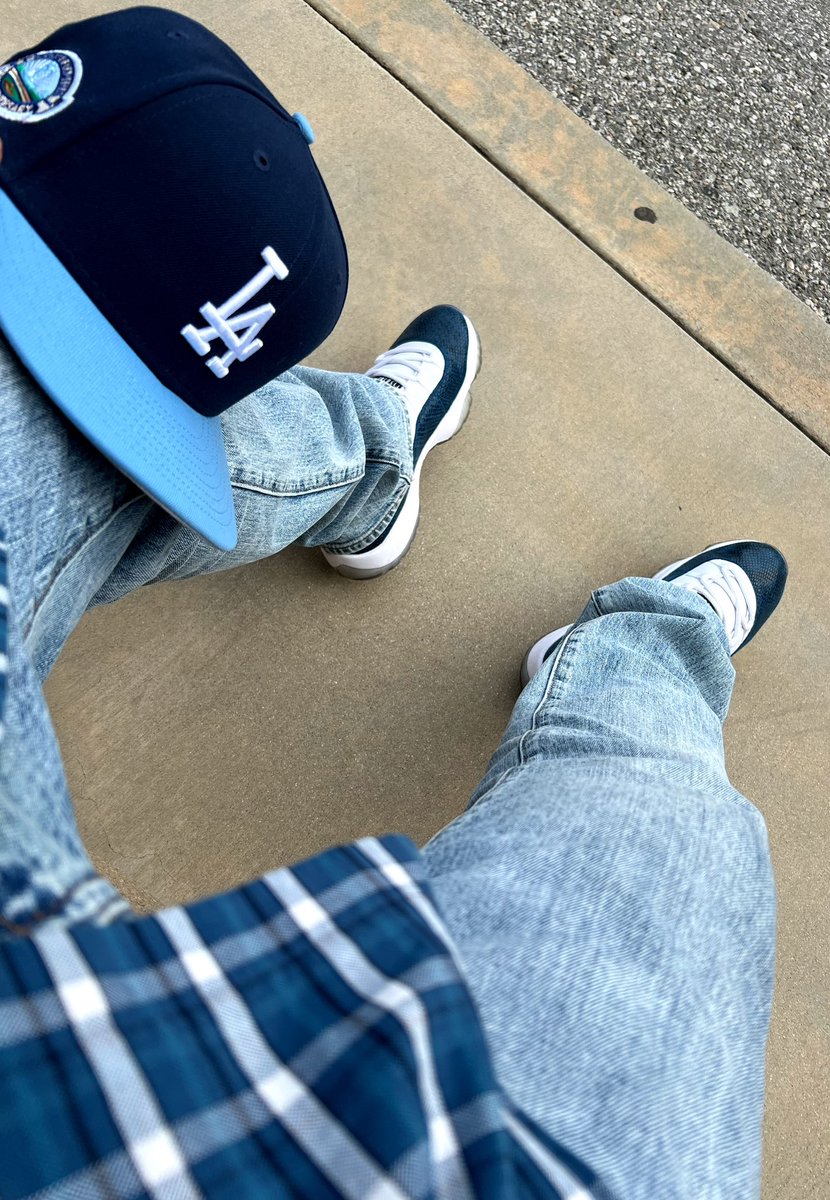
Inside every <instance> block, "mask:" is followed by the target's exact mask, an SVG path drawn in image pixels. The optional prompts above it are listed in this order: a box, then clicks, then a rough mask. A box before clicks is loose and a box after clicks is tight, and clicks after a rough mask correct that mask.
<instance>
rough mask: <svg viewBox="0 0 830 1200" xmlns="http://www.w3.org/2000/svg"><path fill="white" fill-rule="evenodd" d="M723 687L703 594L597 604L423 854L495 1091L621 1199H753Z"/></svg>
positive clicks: (756, 1099) (744, 872)
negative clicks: (461, 806)
mask: <svg viewBox="0 0 830 1200" xmlns="http://www.w3.org/2000/svg"><path fill="white" fill-rule="evenodd" d="M781 586H783V583H782V585H781ZM733 675H734V672H733V668H732V663H731V661H730V657H729V646H728V644H727V636H726V633H725V630H724V625H723V623H722V622H721V620H720V619H719V618H718V616H717V615H716V613H715V611H713V609H712V607H710V605H709V604H708V603H707V601H706V600H705V599H703V598H702V597H701V596H700V595H696V594H692V593H690V592H689V591H687V590H684V589H683V588H681V587H678V586H675V585H673V584H671V583H665V582H657V581H653V580H642V579H629V580H624V581H623V582H621V583H617V584H614V585H613V586H611V587H607V588H603V589H601V590H600V591H597V592H596V593H595V594H594V596H593V597H592V599H591V601H590V603H589V605H588V607H587V609H586V610H585V612H584V614H583V616H582V618H581V620H580V622H579V623H578V624H577V626H576V627H574V628H573V630H572V632H571V633H570V634H569V636H567V637H566V638H565V639H564V640H560V641H559V643H558V644H557V645H556V646H555V647H554V650H553V652H552V653H551V655H550V657H549V658H548V659H547V661H545V662H544V663H543V664H542V665H541V667H540V669H539V670H538V671H537V672H536V674H535V675H534V676H533V678H532V679H531V681H530V683H529V684H528V686H527V687H526V688H525V689H524V691H523V692H522V695H521V697H520V699H519V701H518V703H517V705H516V708H515V710H514V712H513V716H512V718H511V721H510V724H509V726H508V729H507V732H506V734H505V737H504V740H503V742H502V744H501V746H500V747H499V749H498V751H497V752H496V754H495V756H494V758H493V760H492V763H491V765H490V768H489V770H488V772H487V775H486V777H485V779H484V781H483V782H482V784H481V785H480V787H479V788H478V790H477V791H476V793H475V795H474V797H473V802H472V804H471V807H470V808H469V809H468V810H467V812H466V813H465V814H464V815H463V816H461V817H460V818H459V819H458V820H456V821H455V822H453V823H452V824H451V825H450V826H449V827H448V828H446V829H445V830H443V831H442V832H441V833H439V834H438V835H437V837H436V838H435V839H434V840H433V841H432V842H431V843H430V844H429V845H428V846H427V847H426V850H425V857H426V860H427V867H428V872H429V875H430V878H431V881H432V886H433V890H434V892H435V895H436V897H437V900H438V904H439V907H440V909H441V910H442V912H443V914H444V917H445V919H446V922H447V925H448V927H449V929H450V932H451V934H452V935H453V936H454V938H455V940H456V942H457V945H458V947H459V949H460V954H461V958H462V961H463V964H464V966H465V968H466V972H467V977H468V980H469V983H470V986H471V989H472V992H473V995H474V997H475V999H476V1000H477V1003H478V1005H479V1007H480V1010H481V1014H482V1018H483V1021H484V1026H485V1029H486V1031H487V1033H488V1035H489V1043H490V1047H491V1050H492V1053H493V1056H494V1061H495V1065H496V1070H497V1072H498V1074H499V1077H500V1080H501V1082H502V1084H503V1085H504V1087H505V1088H506V1090H507V1091H508V1093H509V1094H510V1095H511V1096H512V1097H513V1098H514V1100H515V1101H516V1103H517V1104H519V1105H520V1106H521V1107H522V1108H523V1109H524V1110H525V1111H526V1112H528V1113H529V1114H530V1115H531V1116H533V1117H535V1118H536V1119H537V1120H538V1121H539V1122H540V1124H541V1125H542V1127H543V1128H544V1129H546V1130H547V1132H549V1133H550V1134H551V1135H552V1136H553V1137H555V1138H556V1139H557V1140H558V1141H559V1142H560V1143H563V1144H564V1145H567V1146H568V1147H569V1148H570V1149H571V1150H572V1151H573V1152H574V1153H576V1154H577V1155H579V1156H580V1157H582V1158H583V1159H584V1160H585V1161H588V1162H590V1163H591V1165H592V1167H593V1168H594V1169H595V1170H596V1171H598V1173H599V1174H600V1176H601V1177H602V1178H603V1179H604V1180H605V1182H606V1183H607V1184H608V1185H609V1186H610V1187H612V1188H613V1189H616V1190H617V1193H618V1195H619V1196H620V1197H622V1198H623V1200H658V1198H662V1197H683V1198H684V1200H685V1198H688V1200H692V1198H694V1200H702V1198H703V1197H706V1198H707V1200H714V1198H715V1197H717V1198H723V1200H726V1198H727V1197H728V1198H729V1200H737V1198H739V1197H740V1198H744V1197H752V1196H755V1195H757V1192H758V1186H759V1174H760V1127H761V1116H762V1108H763V1084H764V1051H765V1040H766V1034H767V1025H768V1020H769V1011H770V1002H771V992H772V981H773V961H774V926H775V894H774V887H773V879H772V873H771V868H770V860H769V852H768V847H767V837H766V832H765V827H764V822H763V819H762V818H761V816H760V814H759V813H758V811H757V810H756V809H755V808H753V807H752V805H751V804H750V803H749V802H748V801H747V800H745V799H744V798H743V797H742V796H740V795H739V794H738V793H737V792H736V791H735V790H734V788H732V787H731V786H730V783H729V780H728V779H727V776H726V771H725V767H724V758H723V743H722V736H721V725H722V722H723V720H724V718H725V716H726V712H727V708H728V706H729V699H730V695H731V691H732V682H733Z"/></svg>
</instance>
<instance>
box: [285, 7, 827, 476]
mask: <svg viewBox="0 0 830 1200" xmlns="http://www.w3.org/2000/svg"><path fill="white" fill-rule="evenodd" d="M306 3H308V4H309V5H310V6H311V7H312V8H314V9H315V10H316V11H317V12H318V13H320V15H321V16H323V17H325V18H326V19H327V20H328V21H330V22H331V23H332V24H333V25H335V26H336V27H337V28H338V29H339V30H340V31H341V32H342V33H344V34H345V35H346V36H347V37H349V38H350V39H351V40H352V41H353V42H354V43H355V44H356V45H357V46H359V47H360V48H361V49H362V50H363V51H364V52H365V53H366V54H368V55H370V56H371V57H372V58H374V59H375V60H376V61H377V62H378V63H379V64H380V65H381V66H383V67H384V68H385V69H386V70H388V71H389V72H390V73H391V74H392V75H394V76H395V78H396V79H398V80H399V82H400V83H402V84H403V85H404V86H406V87H407V88H408V89H409V90H410V91H412V92H413V93H414V94H415V95H417V96H418V98H419V99H420V100H421V101H422V102H423V103H424V104H426V105H427V106H428V107H429V108H431V109H432V110H433V111H434V112H435V113H436V114H437V115H438V116H440V117H441V118H442V119H443V120H444V121H445V122H446V123H447V124H449V125H450V126H451V127H452V128H453V129H455V130H456V132H457V133H459V134H460V135H461V136H462V137H464V138H465V140H467V141H468V142H470V143H471V144H472V145H473V146H475V147H476V149H477V150H478V151H479V152H480V153H481V154H483V155H484V156H485V157H486V158H487V159H488V160H489V161H490V162H492V163H493V164H494V165H495V166H496V167H497V168H498V169H499V170H501V171H502V172H503V173H504V174H506V175H507V176H509V178H510V179H511V180H513V182H514V183H515V184H517V185H518V186H519V187H520V188H522V190H523V191H525V192H526V193H527V194H528V195H529V196H530V197H531V198H532V199H534V200H535V201H536V202H537V203H538V204H540V205H541V206H542V207H543V208H545V209H546V210H547V211H548V212H549V213H550V214H551V215H552V216H554V217H556V218H557V219H558V220H559V221H561V222H562V223H563V224H564V225H566V226H567V227H568V228H569V229H570V230H571V231H572V232H573V233H574V234H576V236H577V237H579V238H580V239H581V240H582V241H584V242H585V243H586V244H588V245H589V246H590V247H591V248H592V249H593V250H594V251H595V252H596V253H597V254H599V255H601V257H602V258H603V259H605V261H606V262H608V263H609V264H610V265H611V266H613V267H614V268H615V269H616V270H617V271H619V272H620V273H621V274H622V275H623V276H624V277H625V278H626V279H627V280H628V281H629V282H630V283H632V284H633V285H634V286H635V287H637V288H638V289H639V290H640V291H641V292H642V293H643V294H644V295H646V296H647V297H648V298H649V299H650V300H651V301H652V302H653V303H655V304H657V305H658V306H659V307H660V308H661V309H663V311H664V312H666V313H667V314H668V315H669V316H671V317H672V318H673V319H674V320H675V321H677V322H678V324H679V325H681V326H682V328H683V329H684V330H685V331H686V332H687V333H688V334H689V335H690V336H691V337H693V338H694V339H695V340H696V341H698V342H699V343H700V344H701V345H703V346H704V347H705V348H706V349H707V350H708V351H709V352H710V353H712V354H713V355H715V357H717V358H718V359H719V360H720V361H721V362H723V363H724V364H725V365H726V366H727V367H728V368H729V369H730V370H731V371H733V372H734V373H735V374H736V375H737V376H739V378H741V379H742V380H743V381H744V382H745V383H746V384H748V385H749V386H750V387H752V388H753V389H754V390H755V391H756V392H757V393H758V394H759V395H760V396H761V397H763V399H764V400H766V401H767V402H768V403H770V404H772V405H773V406H774V407H775V408H776V409H778V411H779V412H781V413H783V414H784V415H785V416H786V417H788V418H789V420H791V421H792V422H793V423H794V424H795V425H796V426H798V428H799V429H801V430H802V431H803V432H804V433H805V434H806V435H807V436H808V437H810V438H811V439H812V440H813V441H815V442H816V443H817V444H818V445H819V446H821V447H822V449H824V450H825V451H828V452H830V326H828V325H827V324H826V323H825V322H824V321H823V320H822V319H821V318H820V317H819V316H818V315H817V314H816V313H813V312H812V311H811V310H810V309H809V308H807V306H806V305H805V304H802V303H801V302H800V301H799V300H797V299H796V298H795V297H794V296H793V295H791V293H790V292H788V291H787V290H786V288H784V287H783V286H782V285H781V284H779V283H778V282H777V281H776V280H774V279H773V278H772V276H770V275H768V274H767V273H766V272H765V271H763V270H762V269H761V268H760V267H758V266H756V265H755V264H754V263H753V262H752V261H751V260H750V259H749V258H747V257H746V256H745V255H744V254H742V253H741V252H740V251H739V250H736V249H735V248H733V247H732V246H730V245H729V244H728V243H727V242H725V241H724V240H723V239H722V238H720V237H719V236H718V235H717V234H716V233H715V232H714V231H713V230H712V229H710V228H709V227H708V226H707V225H706V224H704V222H702V221H700V220H699V219H698V218H697V217H695V216H694V215H693V214H692V213H691V212H689V210H688V209H686V208H685V206H684V205H682V204H681V203H680V202H679V201H677V200H675V199H674V198H673V197H672V196H670V195H669V194H668V193H667V192H665V191H663V189H662V188H660V187H659V186H658V185H657V184H655V183H653V182H652V181H651V180H650V179H649V178H648V177H647V176H646V175H644V174H643V173H642V172H641V171H640V170H638V169H637V168H636V167H635V166H633V164H631V163H629V162H628V161H627V160H626V159H625V158H624V157H623V155H621V154H620V153H618V151H616V150H614V149H613V148H612V147H611V146H610V145H609V144H608V143H607V142H606V141H605V140H604V139H603V138H602V137H600V135H599V134H597V133H595V132H594V131H593V130H592V129H590V127H589V126H588V125H587V124H585V122H583V121H582V120H581V119H580V118H579V117H577V116H576V115H575V114H574V113H572V112H571V111H570V110H569V109H568V108H567V107H566V106H565V105H564V104H562V103H561V102H560V101H559V100H557V99H555V98H554V97H553V96H551V95H550V94H549V93H548V92H547V91H546V90H545V89H544V88H543V87H541V86H540V85H539V84H537V83H536V82H535V81H534V80H533V79H531V77H530V76H529V75H528V74H526V72H525V71H523V70H522V68H521V67H519V66H518V65H517V64H515V63H514V62H512V61H511V60H510V59H509V58H508V57H507V55H505V54H503V53H502V52H501V51H500V50H499V49H498V48H497V47H495V46H494V45H492V44H491V43H490V42H489V41H487V39H486V38H484V37H483V36H482V35H481V34H480V33H478V32H477V31H476V30H474V29H473V28H471V27H470V26H468V25H467V24H466V23H465V22H464V21H463V20H461V18H460V17H458V16H457V15H456V14H455V13H454V12H453V11H452V9H450V8H449V7H448V6H447V5H446V4H445V3H444V2H443V0H306Z"/></svg>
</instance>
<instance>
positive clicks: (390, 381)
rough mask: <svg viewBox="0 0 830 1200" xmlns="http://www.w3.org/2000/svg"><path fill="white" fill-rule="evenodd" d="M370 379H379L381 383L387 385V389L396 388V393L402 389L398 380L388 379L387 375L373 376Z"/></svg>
mask: <svg viewBox="0 0 830 1200" xmlns="http://www.w3.org/2000/svg"><path fill="white" fill-rule="evenodd" d="M372 378H373V379H379V380H380V382H381V383H386V384H388V385H389V387H393V388H397V389H398V391H400V390H401V388H402V387H403V384H402V383H401V382H400V380H398V379H390V378H389V376H388V375H373V376H372Z"/></svg>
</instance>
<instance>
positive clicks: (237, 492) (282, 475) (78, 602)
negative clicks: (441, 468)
mask: <svg viewBox="0 0 830 1200" xmlns="http://www.w3.org/2000/svg"><path fill="white" fill-rule="evenodd" d="M478 363H479V352H478V339H477V336H476V334H475V331H474V329H473V327H472V325H471V324H470V322H469V320H468V319H467V318H466V317H465V316H464V314H463V313H461V312H459V310H458V309H455V308H452V307H451V306H449V305H439V306H437V307H435V308H432V309H430V310H428V311H427V312H425V313H422V314H421V315H420V316H419V317H417V318H416V319H415V320H414V321H413V322H412V323H411V324H410V325H409V326H407V328H406V329H405V330H404V332H403V333H402V334H401V336H400V337H399V338H398V340H397V341H396V342H395V343H394V345H393V346H392V347H391V348H390V349H389V350H388V351H385V352H384V353H383V354H382V355H380V357H379V358H378V359H377V360H376V362H375V364H374V366H373V367H371V368H370V371H369V372H368V373H367V375H351V374H334V373H331V372H327V371H319V370H314V369H311V368H302V367H298V368H296V369H295V370H294V371H291V372H288V373H286V374H285V375H282V376H280V378H279V379H276V380H274V381H273V382H272V383H270V384H268V385H266V386H265V387H263V388H261V389H259V391H257V392H255V393H254V394H253V395H251V396H249V397H248V398H247V399H245V400H243V401H241V402H240V403H239V404H237V405H235V406H234V407H233V408H231V409H230V410H228V412H227V413H226V414H225V416H224V418H223V425H224V433H225V443H226V449H227V455H228V463H229V467H230V474H231V482H232V485H233V492H234V503H235V508H236V516H237V524H238V527H239V540H238V544H237V546H236V549H235V550H233V551H231V552H223V551H219V550H216V549H214V548H213V547H211V546H210V545H208V543H207V542H205V541H204V540H203V539H202V538H200V537H198V536H197V535H195V534H194V533H192V532H191V531H190V530H189V529H187V528H185V527H184V526H182V525H181V524H180V523H179V522H178V521H176V520H175V519H174V518H173V517H171V516H169V515H168V514H167V513H165V512H164V511H163V510H162V509H161V508H159V507H158V506H157V505H155V504H154V503H153V502H152V501H151V500H149V499H148V498H147V497H146V496H145V495H144V493H142V492H141V491H140V490H139V489H138V488H137V487H135V486H134V485H133V484H132V483H130V482H129V480H128V479H126V477H125V476H124V475H123V474H122V473H121V472H120V471H118V470H116V469H115V468H114V467H113V466H111V465H110V463H109V462H107V460H106V459H104V458H103V457H102V456H101V455H100V454H98V453H97V451H96V450H95V449H94V448H93V447H92V446H91V445H90V443H89V442H87V440H86V439H85V438H84V437H82V436H81V435H80V434H79V433H77V432H76V430H75V429H74V427H73V426H72V425H70V424H69V423H68V422H67V421H65V420H64V418H63V417H62V416H61V415H60V414H59V413H58V411H57V409H56V408H55V406H54V405H53V404H52V403H51V401H49V400H48V399H47V397H46V396H45V395H44V394H43V393H42V391H41V390H40V389H39V388H38V387H37V385H36V384H35V383H34V381H33V380H32V378H31V376H29V375H28V374H27V373H26V372H25V371H24V370H23V368H22V367H21V366H20V364H19V362H18V360H17V358H16V357H15V355H14V354H13V353H12V352H11V351H10V349H9V348H8V346H7V344H6V342H5V341H4V339H3V338H2V336H0V541H3V540H4V539H5V542H6V544H7V548H6V551H5V556H6V557H7V558H8V577H9V591H10V605H9V608H10V629H9V648H8V656H9V679H8V689H7V693H8V694H7V696H6V699H5V703H4V705H3V712H2V713H0V728H2V727H3V726H4V727H5V728H4V729H2V732H3V734H4V736H3V740H2V742H0V937H3V936H14V935H16V934H19V933H23V932H26V931H27V930H29V929H30V928H31V927H32V926H33V924H35V923H39V922H42V921H44V920H47V919H55V920H61V921H64V922H74V921H81V920H95V921H101V922H104V921H110V920H114V919H116V918H117V917H119V916H123V915H124V913H125V911H126V909H127V906H126V904H125V903H124V901H123V900H122V899H121V897H120V896H119V895H118V893H117V892H116V891H115V889H114V888H113V887H112V886H111V885H110V884H109V883H108V882H107V881H105V880H103V879H101V878H100V877H99V876H98V875H97V873H96V872H95V870H94V868H93V866H92V864H91V863H90V861H89V858H88V857H87V854H86V851H85V850H84V847H83V845H82V843H81V839H80V836H79V833H78V829H77V826H76V824H75V819H74V815H73V811H72V804H71V800H70V798H69V795H68V791H67V787H66V781H65V778H64V773H63V766H62V763H61V758H60V752H59V749H58V745H57V742H56V739H55V735H54V731H53V729H52V726H51V722H50V720H49V714H48V711H47V708H46V704H45V701H44V698H43V694H42V692H41V684H42V682H43V680H44V679H45V678H46V676H47V674H48V673H49V670H50V669H51V667H52V665H53V663H54V661H55V659H56V658H57V656H58V654H59V652H60V649H61V647H62V646H63V644H64V642H65V641H66V639H67V637H68V636H69V634H70V633H71V632H72V629H73V628H74V626H75V625H76V623H77V622H78V620H79V619H80V617H81V616H82V615H83V613H84V612H85V611H86V610H87V609H88V608H90V607H92V606H94V605H96V604H101V603H106V602H110V601H113V600H117V599H119V598H120V597H121V596H124V595H126V594H127V593H128V592H130V591H132V590H133V589H134V588H136V587H139V586H141V585H143V584H148V583H153V582H156V581H160V580H166V579H184V578H189V577H191V576H195V575H200V574H203V573H205V572H207V571H218V570H226V569H228V568H230V567H235V566H239V565H241V564H243V563H247V562H252V561H254V560H257V559H260V558H264V557H267V556H270V555H272V554H276V553H278V552H279V551H280V550H282V549H284V548H285V547H286V546H288V545H290V544H291V543H299V544H300V545H304V546H309V547H311V546H320V547H324V548H325V549H326V551H327V556H328V557H329V561H331V562H332V563H333V565H334V566H336V568H337V569H338V570H343V571H344V573H347V574H352V573H357V574H362V575H368V574H371V573H381V572H382V571H383V570H385V569H388V567H389V566H391V565H394V562H395V561H397V560H398V557H399V556H400V554H401V552H403V553H405V552H406V549H407V548H408V545H409V542H410V541H411V535H414V529H415V526H416V525H417V516H418V507H417V486H416V485H417V479H418V476H419V474H420V467H421V465H422V464H423V461H424V459H425V458H426V455H427V454H428V453H429V452H430V450H431V448H432V447H433V446H434V445H436V444H438V443H439V442H441V441H445V440H447V439H448V438H449V437H452V436H453V434H454V433H455V432H457V431H458V429H459V428H460V426H461V424H463V420H464V417H465V415H466V412H467V408H468V406H469V392H470V385H471V382H472V379H473V377H474V375H475V372H476V370H477V368H478ZM411 485H412V486H411ZM413 497H414V501H415V503H414V505H413ZM407 522H408V524H407ZM393 528H394V530H395V538H393V539H390V543H394V548H393V549H391V550H390V546H389V543H385V542H384V538H385V534H386V533H387V531H389V530H391V529H393ZM402 529H403V530H404V535H405V536H403V537H402V536H401V530H402ZM407 530H408V531H409V532H406V531H407ZM367 548H368V553H366V551H367ZM384 556H385V557H384ZM0 600H2V593H0ZM148 786H149V787H152V781H148Z"/></svg>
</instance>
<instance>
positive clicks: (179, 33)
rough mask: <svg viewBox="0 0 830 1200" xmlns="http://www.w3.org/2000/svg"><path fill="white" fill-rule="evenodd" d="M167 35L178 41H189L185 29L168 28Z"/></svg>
mask: <svg viewBox="0 0 830 1200" xmlns="http://www.w3.org/2000/svg"><path fill="white" fill-rule="evenodd" d="M167 36H168V37H169V38H172V39H173V40H174V41H177V42H178V41H182V42H184V41H187V37H188V35H187V34H186V33H185V31H184V30H183V29H168V30H167Z"/></svg>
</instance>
